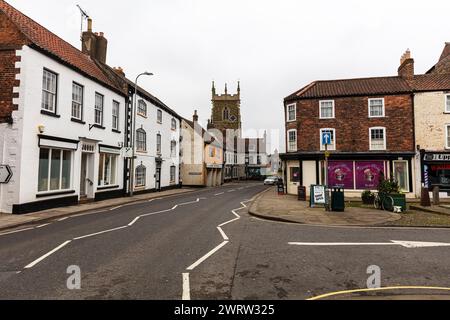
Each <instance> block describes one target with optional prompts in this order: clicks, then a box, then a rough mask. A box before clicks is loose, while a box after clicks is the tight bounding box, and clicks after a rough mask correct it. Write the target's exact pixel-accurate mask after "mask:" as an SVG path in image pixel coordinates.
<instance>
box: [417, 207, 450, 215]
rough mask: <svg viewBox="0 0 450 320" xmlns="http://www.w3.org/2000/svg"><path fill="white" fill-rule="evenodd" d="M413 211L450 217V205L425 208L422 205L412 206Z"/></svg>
mask: <svg viewBox="0 0 450 320" xmlns="http://www.w3.org/2000/svg"><path fill="white" fill-rule="evenodd" d="M409 208H410V209H411V210H418V211H423V212H429V213H435V214H441V215H448V216H450V205H448V204H442V205H431V206H430V207H424V206H421V205H420V204H412V205H410V206H409Z"/></svg>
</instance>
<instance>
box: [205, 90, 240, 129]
mask: <svg viewBox="0 0 450 320" xmlns="http://www.w3.org/2000/svg"><path fill="white" fill-rule="evenodd" d="M208 127H209V128H215V129H218V130H221V131H225V130H227V129H233V130H239V131H240V130H241V129H242V121H241V84H240V82H238V87H237V93H236V94H229V93H228V86H227V84H225V93H224V94H217V93H216V86H215V83H214V82H213V85H212V114H211V121H210V123H209V125H208Z"/></svg>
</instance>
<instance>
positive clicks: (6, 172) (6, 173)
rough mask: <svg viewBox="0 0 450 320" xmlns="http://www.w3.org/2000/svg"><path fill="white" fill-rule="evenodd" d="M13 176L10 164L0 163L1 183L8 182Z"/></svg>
mask: <svg viewBox="0 0 450 320" xmlns="http://www.w3.org/2000/svg"><path fill="white" fill-rule="evenodd" d="M12 176H13V172H12V170H11V167H10V166H8V165H0V183H2V184H3V183H8V182H9V181H10V180H11V178H12Z"/></svg>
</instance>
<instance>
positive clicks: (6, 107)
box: [0, 13, 27, 123]
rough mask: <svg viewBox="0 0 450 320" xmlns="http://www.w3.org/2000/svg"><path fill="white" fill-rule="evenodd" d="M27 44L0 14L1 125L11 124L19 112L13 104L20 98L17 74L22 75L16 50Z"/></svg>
mask: <svg viewBox="0 0 450 320" xmlns="http://www.w3.org/2000/svg"><path fill="white" fill-rule="evenodd" d="M26 43H27V42H26V39H25V37H24V36H23V35H22V33H21V32H20V31H19V30H18V29H17V28H16V27H15V26H14V25H13V24H12V23H11V22H10V21H9V20H8V19H7V18H6V17H5V15H4V14H2V13H0V123H5V122H7V123H10V122H11V116H12V112H13V111H15V110H17V105H14V104H13V98H18V93H13V90H14V89H13V88H14V87H18V86H19V84H20V83H19V81H18V80H16V74H19V73H20V70H19V69H17V68H16V67H15V63H16V62H18V61H20V57H17V56H16V50H19V49H21V48H22V46H23V45H24V44H26Z"/></svg>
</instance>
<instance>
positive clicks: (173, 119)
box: [170, 118, 177, 131]
mask: <svg viewBox="0 0 450 320" xmlns="http://www.w3.org/2000/svg"><path fill="white" fill-rule="evenodd" d="M170 126H171V129H172V130H173V131H175V130H177V120H175V118H172V121H171V124H170Z"/></svg>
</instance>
